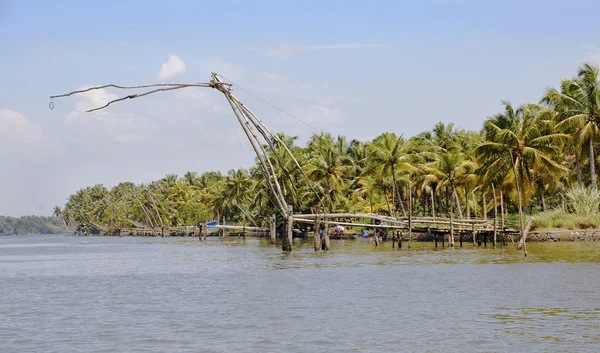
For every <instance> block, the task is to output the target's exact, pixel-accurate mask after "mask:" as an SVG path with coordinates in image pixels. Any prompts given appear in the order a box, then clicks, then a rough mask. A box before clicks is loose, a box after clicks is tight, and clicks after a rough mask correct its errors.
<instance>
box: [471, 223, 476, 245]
mask: <svg viewBox="0 0 600 353" xmlns="http://www.w3.org/2000/svg"><path fill="white" fill-rule="evenodd" d="M471 234H472V235H473V247H475V222H473V223H471Z"/></svg>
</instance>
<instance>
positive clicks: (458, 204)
mask: <svg viewBox="0 0 600 353" xmlns="http://www.w3.org/2000/svg"><path fill="white" fill-rule="evenodd" d="M452 194H453V196H454V200H455V201H456V210H457V211H458V216H459V217H460V219H463V214H462V209H461V207H460V199H459V198H458V193H457V192H456V188H455V187H454V186H452Z"/></svg>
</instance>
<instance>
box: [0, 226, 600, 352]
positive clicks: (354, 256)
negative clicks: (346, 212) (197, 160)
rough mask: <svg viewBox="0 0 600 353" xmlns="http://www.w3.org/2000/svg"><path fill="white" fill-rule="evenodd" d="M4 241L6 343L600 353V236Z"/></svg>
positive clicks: (10, 348)
mask: <svg viewBox="0 0 600 353" xmlns="http://www.w3.org/2000/svg"><path fill="white" fill-rule="evenodd" d="M407 245H408V244H407V243H403V247H404V248H403V249H392V246H391V243H386V244H384V245H383V246H381V247H379V248H374V246H373V244H372V243H370V242H368V241H362V240H358V241H332V251H331V252H330V253H324V252H319V253H315V252H314V250H313V249H312V244H311V243H310V242H302V241H295V242H294V251H293V252H292V253H291V254H284V253H282V252H281V250H280V247H279V246H271V245H270V244H269V243H268V240H267V241H265V240H259V239H249V238H248V239H239V238H226V239H216V238H213V239H209V240H208V241H205V242H200V241H198V240H197V239H196V238H165V239H163V238H132V237H124V238H117V237H61V236H45V237H39V236H36V237H0V283H1V285H0V298H1V299H0V313H2V317H3V319H2V320H0V342H1V347H2V348H1V349H0V351H3V352H4V351H6V352H32V351H36V352H37V351H56V352H114V351H132V352H135V351H143V352H163V351H168V352H198V351H204V352H247V351H266V352H284V351H285V352H315V351H372V352H398V351H419V352H421V351H444V352H478V351H483V352H489V351H511V352H512V351H577V352H586V351H589V352H598V351H600V300H599V299H600V281H599V280H598V273H600V243H531V244H528V252H529V257H527V258H525V257H523V254H522V252H520V251H516V250H514V247H513V246H510V245H509V246H507V247H499V248H497V249H493V248H491V247H488V248H473V246H472V244H469V243H465V244H464V246H465V247H464V248H462V249H460V248H457V249H454V250H450V249H447V248H446V249H442V248H441V244H440V247H439V248H437V249H435V247H434V245H433V243H413V244H412V248H411V249H407V248H406V246H407Z"/></svg>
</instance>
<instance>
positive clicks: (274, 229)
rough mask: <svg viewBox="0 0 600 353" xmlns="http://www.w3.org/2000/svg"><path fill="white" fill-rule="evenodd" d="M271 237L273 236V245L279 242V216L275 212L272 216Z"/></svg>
mask: <svg viewBox="0 0 600 353" xmlns="http://www.w3.org/2000/svg"><path fill="white" fill-rule="evenodd" d="M269 237H270V238H271V245H275V243H276V242H277V216H276V215H275V214H273V215H272V216H271V224H270V228H269Z"/></svg>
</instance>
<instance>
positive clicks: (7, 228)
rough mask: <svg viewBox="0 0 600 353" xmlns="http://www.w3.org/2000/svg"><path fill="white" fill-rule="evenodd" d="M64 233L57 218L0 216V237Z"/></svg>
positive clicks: (61, 224) (61, 223)
mask: <svg viewBox="0 0 600 353" xmlns="http://www.w3.org/2000/svg"><path fill="white" fill-rule="evenodd" d="M64 231H65V229H64V228H63V222H62V221H61V220H60V218H57V217H40V216H23V217H19V218H14V217H4V216H0V235H13V234H56V233H61V232H64Z"/></svg>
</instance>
